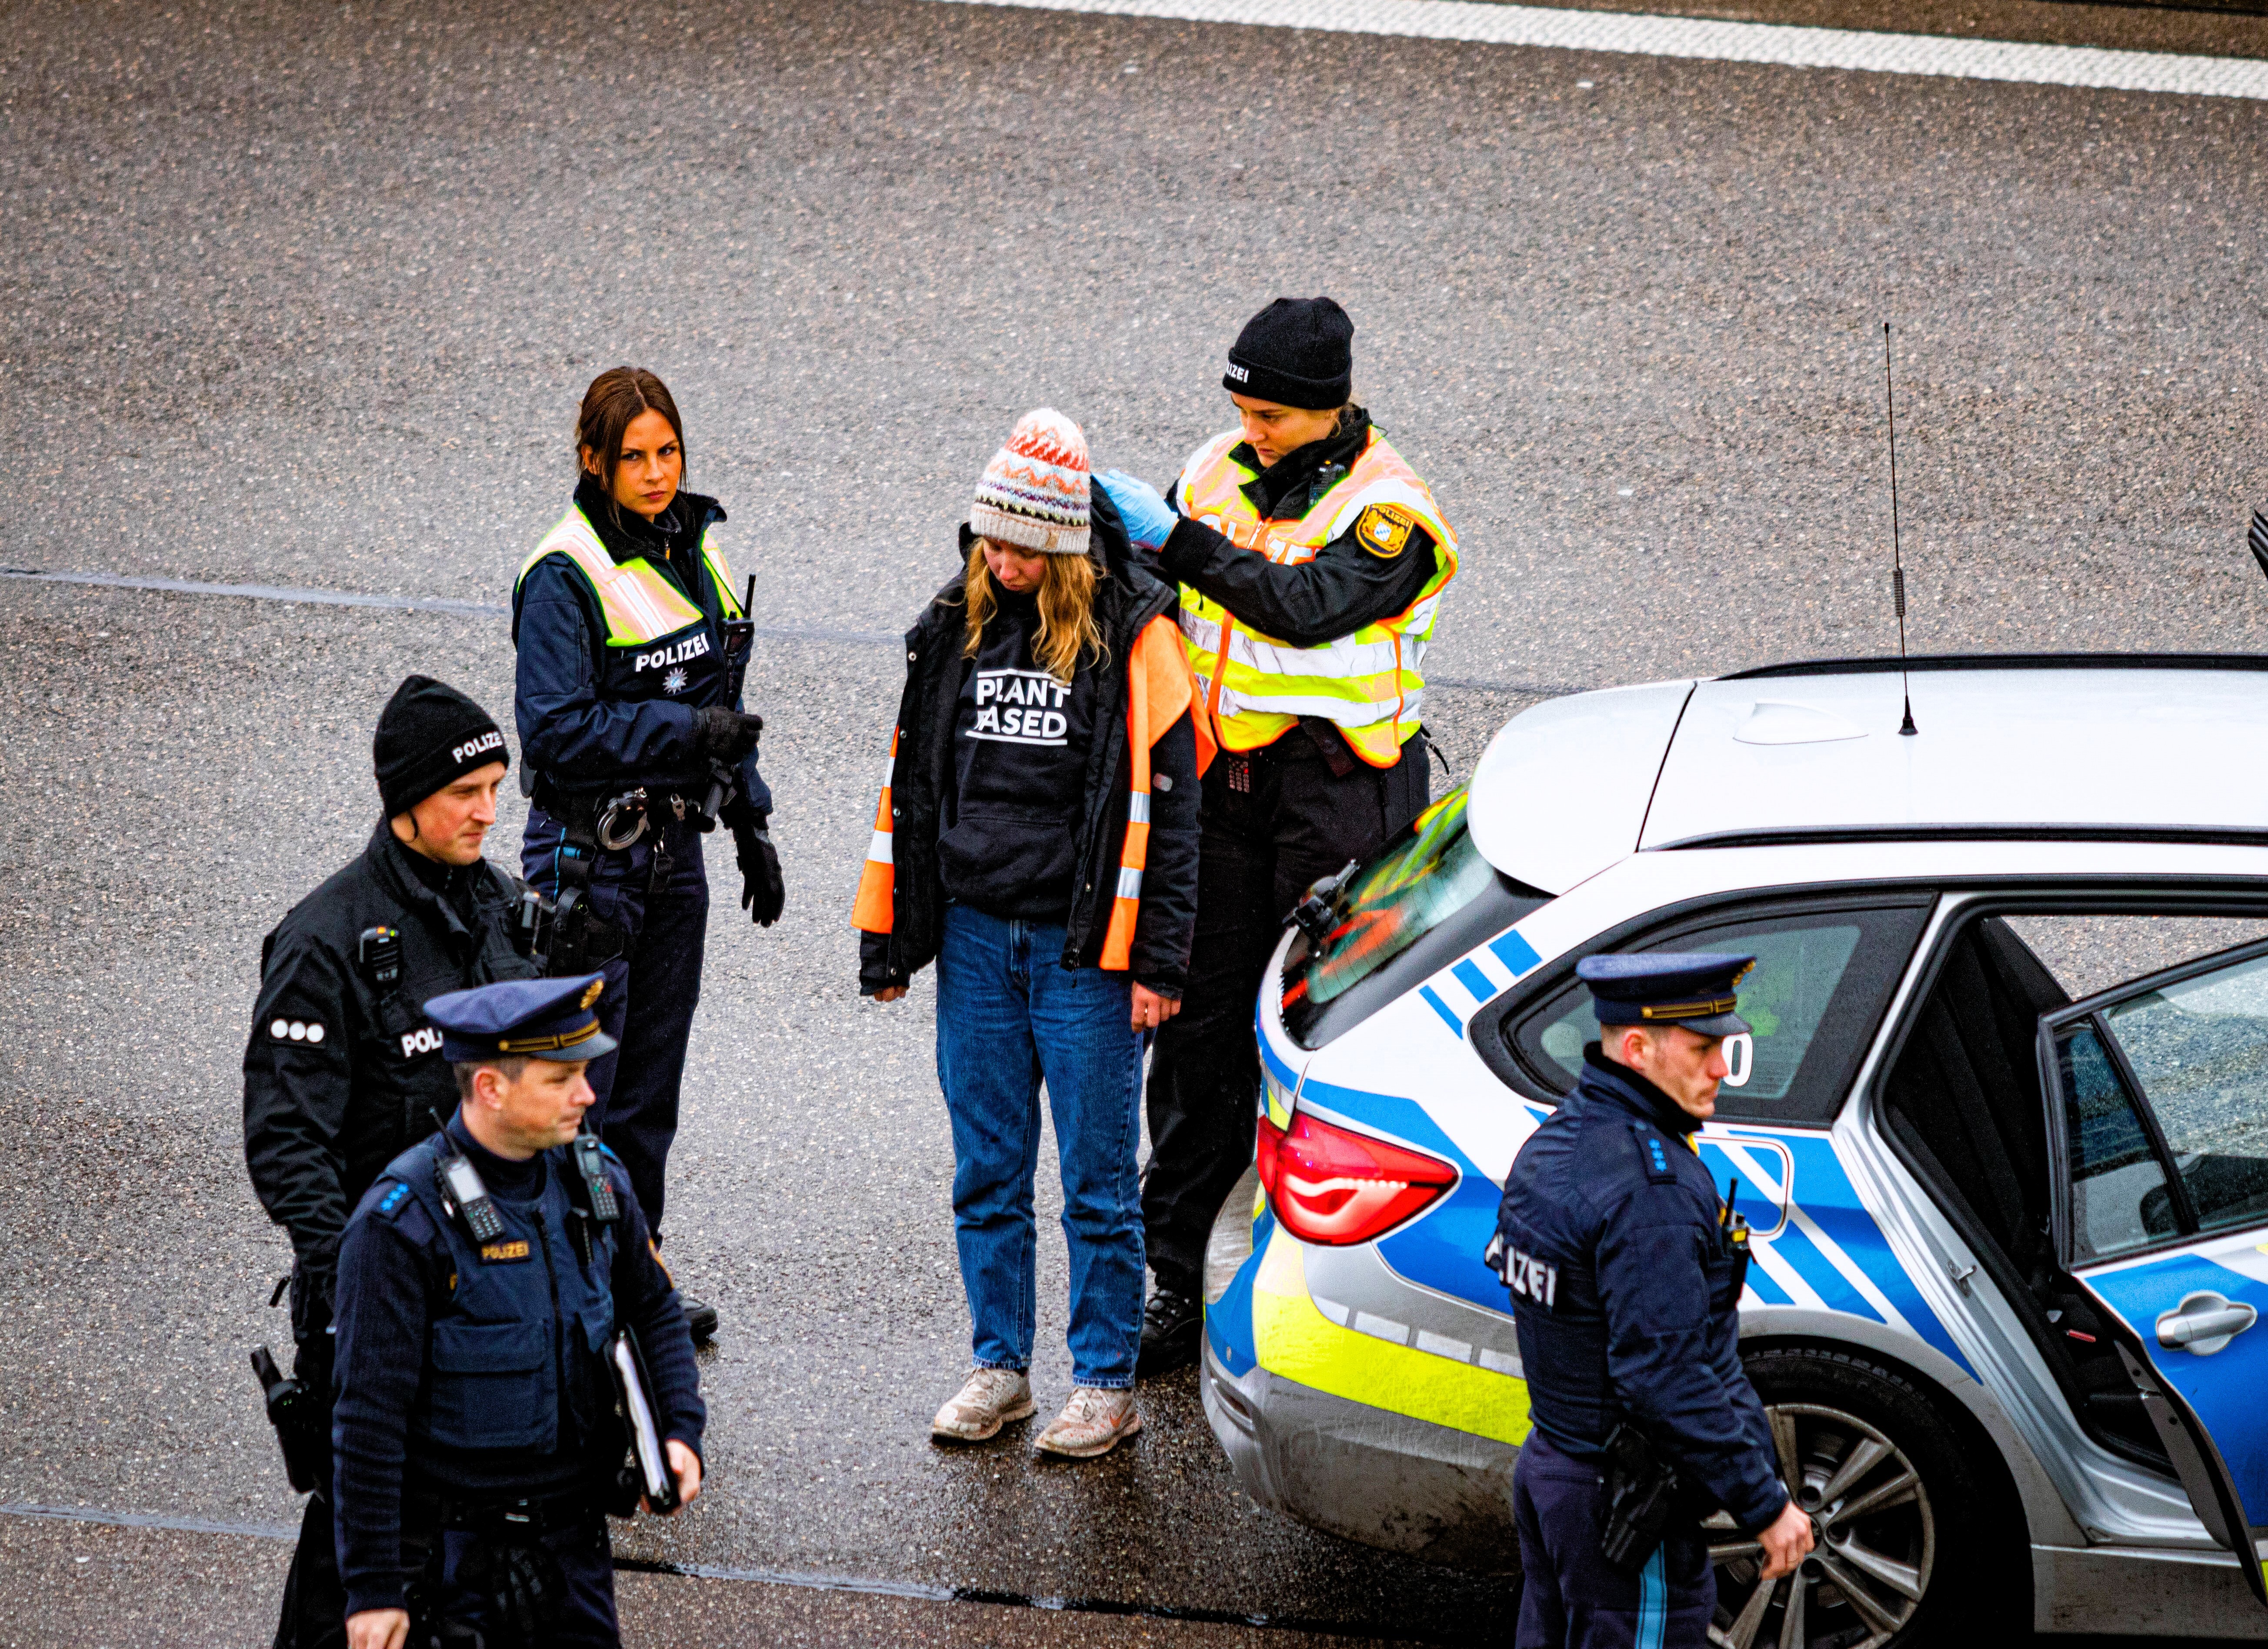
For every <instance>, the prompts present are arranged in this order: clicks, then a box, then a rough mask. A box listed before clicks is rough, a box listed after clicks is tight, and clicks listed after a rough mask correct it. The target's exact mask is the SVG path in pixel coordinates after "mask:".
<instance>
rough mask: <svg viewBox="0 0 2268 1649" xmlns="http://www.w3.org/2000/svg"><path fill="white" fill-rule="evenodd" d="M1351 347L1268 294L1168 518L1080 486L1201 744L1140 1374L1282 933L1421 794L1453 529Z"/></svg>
mask: <svg viewBox="0 0 2268 1649" xmlns="http://www.w3.org/2000/svg"><path fill="white" fill-rule="evenodd" d="M1353 341H1354V323H1353V322H1352V321H1351V320H1349V319H1348V318H1347V314H1346V312H1345V311H1344V309H1342V308H1340V307H1339V306H1338V305H1337V304H1336V303H1334V302H1333V301H1332V300H1331V299H1329V298H1278V299H1277V300H1276V301H1275V302H1274V303H1272V304H1270V305H1269V306H1268V307H1267V308H1265V309H1263V310H1262V311H1261V312H1260V313H1258V314H1256V315H1255V316H1254V317H1253V318H1252V319H1251V320H1249V321H1248V322H1247V323H1246V325H1245V328H1244V330H1243V331H1242V332H1241V333H1240V334H1239V335H1237V340H1236V345H1235V347H1234V348H1233V349H1232V350H1229V352H1228V370H1227V372H1226V374H1225V375H1224V376H1223V377H1222V379H1221V386H1222V387H1223V388H1225V389H1226V390H1227V391H1228V394H1229V399H1230V401H1232V402H1233V403H1234V405H1235V408H1236V411H1237V417H1238V424H1237V427H1236V428H1235V429H1233V430H1230V431H1226V433H1224V434H1221V435H1218V436H1216V437H1214V438H1212V439H1211V440H1210V441H1207V442H1206V443H1205V444H1204V445H1203V446H1200V447H1199V448H1197V452H1196V453H1193V454H1192V455H1191V456H1190V458H1189V462H1188V464H1187V465H1186V466H1185V467H1183V468H1182V474H1181V478H1180V479H1179V480H1178V481H1177V482H1175V485H1174V489H1173V496H1172V502H1171V504H1170V505H1169V504H1167V502H1166V501H1165V500H1164V499H1161V498H1160V497H1159V495H1158V494H1157V493H1156V492H1155V491H1153V490H1152V489H1151V488H1149V487H1148V486H1147V485H1145V483H1143V482H1139V481H1137V480H1135V479H1133V478H1132V477H1131V476H1128V475H1120V474H1118V473H1117V472H1116V471H1111V472H1107V473H1105V474H1103V475H1099V476H1097V477H1096V481H1097V483H1098V484H1100V485H1101V487H1102V488H1103V489H1104V490H1106V491H1108V493H1109V495H1110V497H1111V500H1112V502H1113V503H1115V504H1116V505H1117V506H1118V512H1119V514H1120V515H1121V516H1122V517H1123V518H1124V519H1125V521H1126V524H1127V527H1128V530H1129V532H1130V534H1131V535H1132V536H1133V538H1134V539H1135V541H1136V542H1138V543H1141V544H1145V545H1147V546H1151V547H1153V548H1155V549H1156V551H1157V554H1158V558H1159V560H1160V563H1162V564H1163V566H1164V568H1165V571H1166V573H1167V578H1169V580H1173V581H1178V582H1179V584H1180V585H1181V598H1182V605H1181V622H1182V640H1183V644H1184V645H1185V646H1186V648H1187V649H1188V652H1189V662H1190V664H1191V666H1192V667H1193V668H1194V669H1195V671H1196V673H1197V679H1198V684H1199V686H1200V687H1202V688H1204V692H1205V696H1206V703H1207V708H1208V710H1209V711H1210V712H1211V715H1212V716H1213V718H1214V719H1215V722H1216V725H1217V726H1218V729H1219V745H1220V751H1221V759H1220V760H1219V761H1217V762H1214V763H1213V764H1212V767H1211V770H1210V771H1209V772H1208V773H1207V775H1206V777H1205V779H1204V804H1203V807H1202V821H1203V832H1204V834H1203V838H1202V842H1201V845H1200V848H1199V860H1198V866H1199V868H1198V884H1197V939H1196V944H1195V948H1194V951H1193V953H1192V954H1191V956H1190V959H1189V990H1188V993H1187V995H1186V996H1185V997H1183V1007H1182V1013H1181V1015H1180V1017H1178V1018H1177V1019H1175V1020H1171V1021H1169V1022H1168V1023H1167V1024H1166V1025H1165V1026H1164V1027H1162V1028H1161V1029H1160V1031H1159V1034H1158V1045H1157V1052H1156V1056H1155V1058H1154V1060H1153V1063H1152V1066H1151V1071H1150V1087H1149V1112H1150V1139H1151V1153H1150V1165H1149V1169H1148V1172H1147V1173H1146V1174H1145V1177H1144V1180H1143V1192H1142V1218H1143V1222H1144V1226H1145V1240H1146V1241H1147V1243H1148V1246H1149V1258H1150V1266H1151V1269H1152V1271H1153V1272H1155V1273H1156V1277H1157V1288H1156V1291H1155V1292H1153V1293H1152V1296H1151V1298H1150V1301H1149V1305H1148V1307H1147V1309H1146V1311H1145V1318H1144V1322H1143V1329H1142V1373H1145V1374H1152V1373H1162V1372H1164V1371H1165V1370H1167V1369H1169V1368H1174V1367H1177V1366H1181V1365H1182V1364H1184V1363H1187V1362H1189V1361H1190V1360H1192V1359H1193V1358H1195V1357H1196V1355H1197V1335H1198V1331H1199V1329H1200V1326H1201V1324H1202V1322H1203V1318H1204V1307H1203V1304H1202V1300H1201V1297H1200V1293H1199V1282H1200V1277H1201V1273H1202V1271H1203V1269H1204V1244H1205V1238H1206V1236H1207V1234H1208V1233H1209V1232H1210V1231H1211V1226H1212V1219H1213V1216H1214V1214H1215V1213H1216V1212H1217V1211H1219V1208H1220V1205H1221V1204H1222V1202H1223V1201H1224V1200H1226V1197H1227V1196H1228V1193H1229V1190H1230V1189H1231V1187H1233V1185H1234V1184H1235V1182H1236V1180H1237V1177H1238V1176H1239V1175H1240V1174H1242V1173H1243V1172H1244V1170H1245V1167H1247V1166H1248V1164H1249V1163H1250V1162H1251V1160H1252V1148H1253V1117H1254V1111H1255V1101H1256V1098H1257V1095H1258V1091H1259V1085H1260V1056H1259V1049H1258V1047H1257V1045H1256V1042H1255V1041H1254V1037H1253V1028H1252V1002H1253V997H1254V995H1255V993H1256V991H1257V990H1258V989H1259V986H1260V980H1261V975H1262V974H1263V972H1264V971H1265V970H1266V968H1267V963H1268V958H1269V955H1270V953H1271V952H1272V951H1273V950H1274V949H1275V946H1276V940H1277V938H1278V934H1280V933H1281V931H1283V924H1284V917H1285V914H1286V913H1287V912H1288V911H1289V910H1290V909H1292V906H1293V905H1294V904H1296V903H1298V902H1299V900H1300V895H1301V894H1302V893H1303V892H1304V891H1305V890H1306V889H1307V887H1308V886H1309V885H1310V884H1311V883H1313V882H1314V881H1316V880H1319V879H1321V878H1322V877H1326V876H1333V875H1336V874H1337V872H1339V871H1340V870H1341V869H1343V868H1344V866H1345V865H1346V864H1347V862H1348V861H1349V860H1350V859H1361V858H1369V857H1370V856H1371V855H1372V854H1373V853H1375V852H1377V851H1378V850H1379V849H1380V848H1381V846H1382V845H1384V843H1385V842H1386V840H1387V838H1388V837H1389V836H1393V835H1394V834H1395V832H1397V831H1399V830H1400V829H1402V828H1403V826H1405V825H1407V824H1408V823H1410V821H1411V820H1413V819H1415V818H1416V817H1417V816H1418V814H1419V813H1422V812H1424V811H1425V804H1426V800H1427V798H1428V793H1429V791H1430V788H1431V787H1430V785H1429V784H1428V783H1427V774H1426V770H1425V759H1426V758H1425V752H1426V744H1425V733H1424V729H1423V728H1422V727H1421V726H1420V725H1419V723H1418V716H1419V711H1420V709H1421V706H1422V704H1423V702H1424V698H1425V671H1424V661H1425V646H1426V644H1427V642H1428V641H1429V640H1430V639H1431V638H1432V635H1433V628H1434V619H1435V615H1436V613H1437V611H1438V609H1439V607H1440V598H1441V591H1442V588H1443V586H1445V585H1447V583H1448V582H1449V580H1450V578H1452V577H1454V575H1455V572H1456V571H1457V541H1456V535H1455V534H1454V533H1452V532H1451V531H1450V530H1449V524H1448V522H1447V520H1446V519H1444V518H1443V517H1442V514H1441V512H1440V506H1438V505H1437V504H1435V503H1434V502H1433V495H1432V491H1431V490H1429V489H1428V488H1427V487H1426V485H1425V482H1424V481H1422V480H1421V479H1419V477H1418V474H1417V472H1416V471H1414V470H1412V469H1411V468H1410V466H1409V465H1408V464H1407V463H1406V462H1404V461H1403V458H1402V455H1401V454H1400V453H1396V452H1395V450H1394V447H1393V445H1392V444H1391V443H1390V442H1388V440H1387V438H1386V437H1385V435H1384V434H1383V433H1382V432H1381V431H1380V430H1379V429H1378V427H1377V426H1376V425H1374V424H1373V423H1371V421H1370V415H1369V414H1368V413H1367V412H1366V411H1365V410H1364V409H1362V408H1361V407H1360V406H1359V405H1357V404H1356V403H1355V401H1354V351H1353Z"/></svg>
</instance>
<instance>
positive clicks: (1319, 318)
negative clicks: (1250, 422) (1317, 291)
mask: <svg viewBox="0 0 2268 1649" xmlns="http://www.w3.org/2000/svg"><path fill="white" fill-rule="evenodd" d="M1220 384H1221V387H1222V388H1224V389H1226V390H1227V391H1228V392H1229V393H1230V394H1236V395H1250V396H1251V397H1252V398H1253V399H1254V400H1256V401H1275V402H1276V403H1277V404H1278V405H1279V406H1285V407H1300V408H1303V409H1306V410H1307V411H1309V412H1329V411H1331V410H1332V409H1336V408H1339V407H1344V406H1345V405H1346V403H1347V400H1348V398H1349V397H1350V396H1351V395H1352V394H1354V322H1353V321H1351V320H1348V319H1347V312H1346V311H1345V310H1344V309H1341V308H1340V307H1339V306H1338V305H1337V303H1335V302H1334V301H1332V300H1331V299H1330V298H1278V299H1277V300H1276V301H1275V302H1274V303H1272V304H1270V305H1269V306H1268V307H1267V308H1265V309H1263V310H1262V311H1261V312H1260V313H1258V314H1256V315H1255V316H1253V317H1252V319H1251V320H1248V321H1246V322H1245V323H1244V330H1243V331H1241V332H1240V333H1238V334H1237V335H1236V345H1235V347H1234V348H1233V349H1232V350H1229V352H1228V371H1227V372H1224V373H1223V374H1222V375H1221V379H1220Z"/></svg>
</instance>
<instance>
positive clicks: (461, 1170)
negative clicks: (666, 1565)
mask: <svg viewBox="0 0 2268 1649" xmlns="http://www.w3.org/2000/svg"><path fill="white" fill-rule="evenodd" d="M604 989H605V981H604V979H603V978H602V977H601V976H600V975H596V974H592V975H585V976H583V977H580V978H567V979H540V980H523V981H516V982H513V983H506V984H497V985H486V986H483V987H482V988H481V989H479V990H463V991H455V992H452V993H450V994H448V995H446V996H443V997H437V998H435V999H434V1000H433V1001H431V1002H429V1003H427V1004H426V1005H425V1008H426V1012H427V1013H428V1014H429V1015H430V1016H431V1019H432V1021H433V1022H434V1023H435V1024H436V1025H438V1026H439V1027H440V1029H441V1038H442V1042H441V1052H442V1056H443V1057H444V1058H446V1060H447V1061H448V1062H449V1064H450V1065H451V1066H452V1068H453V1071H454V1075H455V1080H456V1086H457V1091H458V1093H459V1094H460V1096H461V1097H460V1103H459V1105H458V1108H457V1109H456V1113H455V1115H453V1116H452V1117H451V1118H450V1120H449V1123H448V1126H447V1127H446V1129H444V1130H442V1131H441V1132H440V1133H438V1134H435V1135H431V1136H429V1137H427V1138H426V1139H424V1140H423V1142H421V1143H420V1144H418V1145H413V1146H411V1147H410V1148H409V1150H408V1151H405V1152H402V1153H401V1155H400V1156H398V1157H396V1158H395V1159H394V1160H393V1161H392V1162H390V1163H388V1164H387V1167H386V1171H385V1173H384V1174H381V1175H380V1176H379V1180H378V1182H377V1183H376V1184H374V1185H373V1186H372V1188H371V1189H370V1190H369V1192H368V1193H367V1194H366V1195H365V1196H364V1197H363V1199H362V1203H361V1205H360V1206H359V1207H357V1209H356V1210H355V1212H354V1218H353V1219H352V1220H350V1222H349V1224H348V1226H347V1233H346V1240H345V1241H344V1242H343V1243H342V1246H341V1248H340V1252H339V1285H338V1384H337V1407H336V1410H335V1420H334V1423H333V1452H334V1454H335V1456H336V1476H335V1491H336V1496H337V1503H338V1528H339V1569H340V1573H341V1575H342V1578H343V1579H344V1581H345V1585H346V1609H347V1616H346V1627H347V1637H348V1641H349V1644H350V1649H402V1645H404V1644H405V1643H409V1644H412V1645H415V1649H428V1645H435V1644H438V1645H456V1644H462V1645H475V1646H477V1649H513V1646H520V1649H532V1646H533V1645H544V1646H545V1649H549V1646H550V1645H607V1646H608V1649H613V1646H614V1645H618V1644H619V1643H620V1641H621V1639H620V1636H619V1633H618V1630H617V1627H616V1624H615V1585H614V1557H613V1553H612V1551H611V1550H610V1548H609V1545H608V1535H607V1521H606V1514H607V1513H608V1511H609V1510H613V1511H615V1512H617V1513H629V1512H630V1511H631V1510H633V1509H635V1498H636V1494H637V1479H636V1478H635V1477H634V1476H633V1477H631V1478H630V1479H628V1481H629V1482H630V1484H631V1485H632V1487H631V1489H630V1495H629V1498H625V1495H624V1491H623V1489H622V1483H623V1482H624V1479H623V1477H622V1475H621V1474H622V1469H623V1461H624V1456H625V1448H626V1438H625V1434H624V1432H623V1428H622V1423H621V1421H620V1420H619V1419H618V1418H617V1417H616V1412H615V1403H616V1396H617V1387H616V1384H615V1373H614V1372H613V1370H612V1368H611V1366H610V1358H612V1357H613V1356H614V1355H615V1338H616V1336H617V1335H618V1333H619V1332H620V1331H622V1330H623V1329H628V1330H629V1331H630V1335H631V1336H632V1341H633V1343H634V1349H633V1350H632V1351H631V1352H630V1361H631V1363H632V1366H634V1367H636V1366H638V1365H639V1363H640V1362H641V1361H642V1363H643V1367H642V1368H641V1369H640V1376H641V1378H640V1388H641V1390H642V1391H643V1393H644V1398H645V1401H646V1403H647V1405H648V1407H649V1409H650V1410H651V1412H652V1415H653V1416H654V1417H655V1427H656V1431H657V1432H658V1433H659V1438H660V1439H666V1440H664V1441H663V1442H662V1443H661V1447H662V1449H663V1450H664V1451H665V1452H666V1460H667V1465H668V1469H669V1470H670V1472H671V1474H672V1475H673V1477H674V1483H675V1486H676V1489H677V1492H678V1495H679V1496H680V1497H681V1498H682V1499H683V1500H690V1499H692V1498H694V1497H695V1496H696V1495H697V1494H698V1493H699V1492H700V1491H701V1453H700V1450H701V1433H702V1428H703V1424H704V1422H705V1420H706V1418H707V1415H706V1411H705V1410H703V1406H702V1402H701V1395H700V1380H699V1374H698V1372H697V1371H696V1367H695V1365H694V1360H693V1341H692V1338H691V1336H689V1334H688V1332H687V1331H686V1327H685V1317H684V1313H683V1311H682V1310H681V1307H680V1306H679V1303H678V1298H677V1293H676V1291H675V1290H674V1288H672V1287H671V1286H670V1283H669V1278H668V1277H667V1275H666V1273H664V1272H663V1270H661V1267H660V1264H659V1262H658V1261H657V1260H656V1259H655V1258H654V1255H653V1250H652V1246H651V1244H650V1242H649V1240H648V1237H647V1232H646V1224H645V1216H644V1213H643V1212H642V1211H640V1209H639V1207H638V1202H637V1193H636V1192H635V1191H634V1190H633V1189H631V1186H630V1176H629V1175H628V1174H625V1173H624V1172H623V1170H622V1165H621V1164H620V1163H619V1162H616V1161H615V1160H614V1159H613V1158H612V1156H611V1155H610V1154H609V1153H608V1152H606V1151H605V1150H604V1149H603V1148H601V1147H600V1145H599V1144H598V1142H597V1141H596V1139H595V1138H590V1137H585V1138H584V1139H583V1140H582V1141H579V1142H578V1132H579V1131H580V1130H581V1128H582V1124H583V1121H584V1117H585V1113H586V1112H587V1111H588V1110H589V1109H590V1108H591V1104H592V1093H591V1085H590V1083H589V1081H588V1080H587V1079H586V1077H585V1071H587V1070H588V1066H589V1062H590V1061H591V1060H592V1059H593V1058H594V1057H603V1056H605V1055H607V1054H608V1053H609V1052H611V1051H613V1049H614V1046H615V1043H614V1039H613V1038H611V1037H609V1036H608V1035H607V1034H605V1033H604V1032H603V1031H601V1030H600V1028H599V1020H598V1016H597V1015H596V1014H595V1013H593V1012H592V1004H593V1002H594V1001H595V1000H596V999H597V998H598V997H599V996H600V993H601V991H603V990H604ZM413 1628H414V1629H415V1636H414V1637H413V1636H412V1631H413Z"/></svg>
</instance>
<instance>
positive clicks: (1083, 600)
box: [961, 538, 1108, 682]
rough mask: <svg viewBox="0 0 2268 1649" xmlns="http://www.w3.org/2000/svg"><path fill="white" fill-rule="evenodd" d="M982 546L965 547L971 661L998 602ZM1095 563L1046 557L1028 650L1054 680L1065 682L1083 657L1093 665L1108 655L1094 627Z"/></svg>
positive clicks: (966, 649) (965, 652) (964, 649)
mask: <svg viewBox="0 0 2268 1649" xmlns="http://www.w3.org/2000/svg"><path fill="white" fill-rule="evenodd" d="M984 543H985V541H984V540H983V539H982V538H979V539H977V540H976V541H975V542H974V543H972V544H970V545H969V547H968V578H967V579H966V581H965V585H964V587H965V588H966V590H967V599H968V640H967V642H965V643H964V644H962V646H961V655H962V656H963V657H964V658H969V659H973V658H975V657H976V650H977V648H978V647H979V646H981V645H982V644H983V641H984V626H985V625H986V623H988V622H990V620H991V617H992V611H993V608H994V607H997V606H998V605H999V599H998V597H997V596H996V595H995V594H994V593H993V592H992V569H991V568H990V567H989V566H987V565H986V564H985V563H984ZM1097 581H1098V575H1097V574H1096V572H1095V570H1094V563H1093V562H1092V561H1089V560H1088V559H1087V558H1086V556H1048V557H1047V559H1046V561H1045V563H1043V571H1042V572H1041V575H1040V594H1039V601H1040V634H1039V639H1038V641H1037V642H1036V643H1035V645H1034V646H1033V649H1032V651H1033V652H1034V654H1035V656H1036V657H1037V658H1038V659H1039V662H1040V667H1041V668H1042V669H1043V670H1045V671H1046V672H1047V673H1048V674H1049V675H1051V676H1053V677H1055V679H1056V680H1057V681H1063V682H1068V681H1070V680H1071V672H1072V671H1073V670H1075V669H1077V668H1078V667H1079V657H1080V655H1081V654H1083V653H1089V652H1091V653H1093V654H1094V658H1095V659H1096V661H1097V662H1100V661H1101V659H1103V658H1105V657H1106V656H1108V649H1107V648H1106V647H1104V645H1103V644H1102V626H1101V625H1100V624H1098V623H1096V622H1094V586H1095V584H1096V583H1097Z"/></svg>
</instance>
